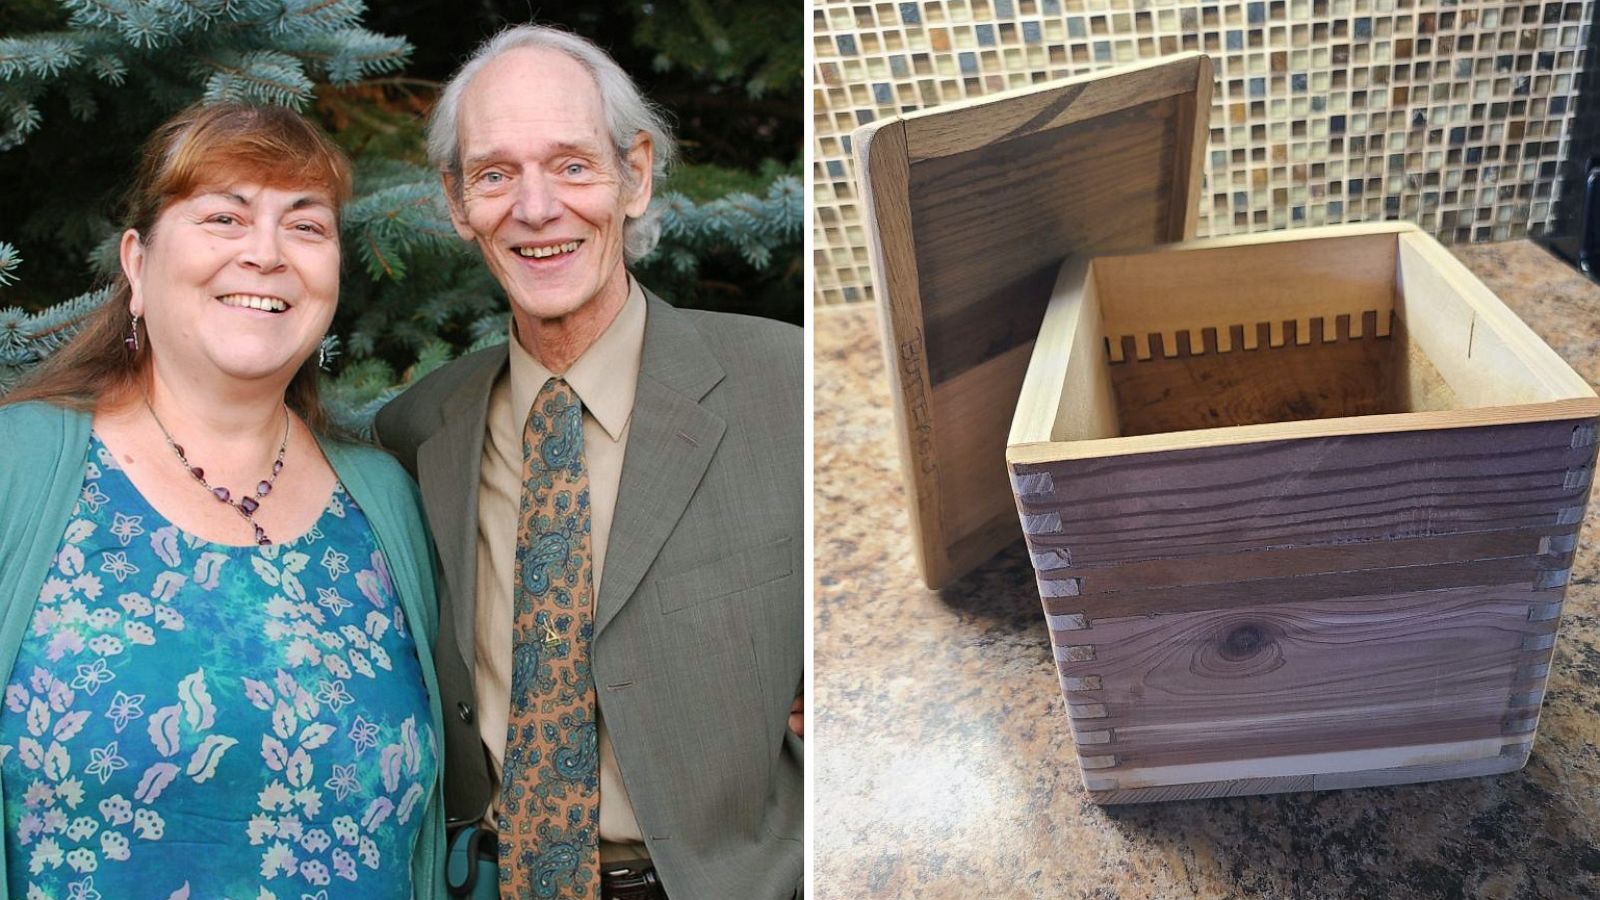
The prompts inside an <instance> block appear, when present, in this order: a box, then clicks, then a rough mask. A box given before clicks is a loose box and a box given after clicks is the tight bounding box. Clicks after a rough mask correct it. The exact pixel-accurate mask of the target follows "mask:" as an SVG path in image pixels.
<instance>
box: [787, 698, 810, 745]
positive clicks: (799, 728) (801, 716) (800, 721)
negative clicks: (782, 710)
mask: <svg viewBox="0 0 1600 900" xmlns="http://www.w3.org/2000/svg"><path fill="white" fill-rule="evenodd" d="M789 730H790V731H792V732H794V733H795V736H796V737H805V736H806V698H804V697H796V698H794V705H793V706H791V707H789Z"/></svg>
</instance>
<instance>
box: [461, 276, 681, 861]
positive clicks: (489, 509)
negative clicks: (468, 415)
mask: <svg viewBox="0 0 1600 900" xmlns="http://www.w3.org/2000/svg"><path fill="white" fill-rule="evenodd" d="M628 281H629V289H628V299H627V300H626V301H625V302H624V303H623V306H622V310H621V311H620V312H619V313H617V318H616V319H615V320H614V321H613V322H612V323H611V325H610V326H609V327H608V328H606V330H605V331H604V332H603V333H602V334H601V335H600V337H599V339H598V340H596V341H595V342H594V345H593V346H591V347H590V348H589V349H588V350H586V351H584V354H583V355H582V356H580V357H578V360H577V361H576V362H574V363H573V364H572V368H570V369H569V370H568V371H567V372H566V374H565V375H564V377H565V378H566V381H567V384H569V385H571V386H572V389H573V390H574V391H576V392H577V394H578V399H579V400H580V401H582V402H583V453H584V462H585V464H586V465H587V466H588V470H589V507H590V528H591V529H592V533H591V536H590V546H591V548H592V552H593V553H594V590H595V596H599V593H600V580H601V576H602V574H603V573H604V572H605V560H606V539H607V538H608V537H609V536H610V534H611V519H612V514H613V513H614V512H615V511H616V506H617V485H618V484H619V483H620V481H621V479H622V457H623V451H624V450H626V449H627V444H628V422H629V419H630V417H631V416H632V414H633V395H634V389H635V387H636V386H637V385H638V382H639V360H640V356H641V354H642V352H643V350H644V320H645V299H644V291H643V290H642V289H641V288H640V287H639V283H638V282H637V281H634V280H633V279H632V278H629V279H628ZM510 351H511V366H510V368H509V370H508V371H507V372H506V373H505V374H503V375H502V376H501V377H500V380H499V381H497V382H495V386H494V389H493V391H492V392H491V393H490V395H489V425H488V428H489V433H488V434H487V435H485V440H484V442H483V467H482V474H481V476H480V480H479V484H478V586H477V587H478V602H477V628H476V638H477V643H476V647H477V651H476V655H477V659H476V665H477V695H478V730H479V733H480V734H482V735H483V744H484V746H485V747H486V748H487V749H488V751H489V759H490V761H491V766H492V768H493V772H494V777H495V778H496V779H498V778H499V777H500V771H501V765H502V764H503V762H504V760H505V750H506V722H507V718H508V715H509V712H510V705H511V623H512V619H513V617H514V614H513V605H514V603H513V597H512V575H513V572H514V565H515V562H516V553H517V513H518V510H519V507H520V505H521V502H522V429H523V426H524V424H525V423H526V422H527V419H528V411H529V410H530V409H532V407H533V399H534V397H536V396H538V394H539V390H540V389H541V388H543V387H544V384H545V382H546V381H548V380H550V378H552V377H553V375H552V374H551V372H550V371H549V370H548V369H546V368H545V367H544V366H542V365H540V364H539V362H538V361H537V360H535V359H534V358H533V357H532V356H531V355H529V354H528V351H527V350H525V349H523V348H522V345H520V344H519V343H517V335H516V328H515V327H514V326H513V328H512V333H511V347H510ZM598 719H599V725H600V727H599V732H600V841H601V844H600V857H601V859H603V860H607V861H611V860H618V859H635V858H637V859H644V858H648V857H649V855H650V854H649V851H647V850H646V849H645V846H644V835H643V833H642V832H641V831H640V829H639V823H638V822H637V821H636V820H635V819H634V815H633V803H632V802H631V801H630V800H629V799H628V790H627V788H626V787H624V786H623V784H622V772H621V770H620V769H619V768H618V767H617V757H616V753H615V751H614V750H613V749H612V747H611V736H610V734H609V733H608V732H607V730H606V720H605V717H604V716H603V715H601V716H598ZM498 803H499V794H498V791H497V792H496V794H495V799H494V800H491V801H490V807H489V810H488V812H486V813H485V815H484V821H485V822H486V823H487V824H488V825H489V826H490V827H493V825H494V821H495V809H496V807H497V806H498Z"/></svg>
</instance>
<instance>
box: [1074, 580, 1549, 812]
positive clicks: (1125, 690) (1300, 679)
mask: <svg viewBox="0 0 1600 900" xmlns="http://www.w3.org/2000/svg"><path fill="white" fill-rule="evenodd" d="M1397 587H1399V586H1397ZM1536 594H1538V592H1536V591H1533V590H1532V589H1530V588H1528V587H1526V586H1524V587H1523V588H1521V589H1516V588H1513V587H1508V586H1499V587H1474V588H1462V589H1457V590H1450V591H1439V592H1426V593H1417V592H1407V591H1405V590H1403V589H1400V590H1396V591H1394V592H1392V593H1388V594H1374V595H1371V596H1368V597H1362V598H1352V597H1342V598H1329V599H1326V600H1316V601H1309V600H1308V601H1300V602H1293V603H1277V604H1271V605H1263V606H1256V607H1251V608H1250V609H1248V610H1230V611H1225V612H1220V613H1219V612H1216V611H1213V610H1204V609H1201V610H1194V611H1189V612H1174V613H1163V614H1161V615H1159V616H1143V615H1141V616H1129V617H1125V618H1099V619H1092V625H1091V627H1090V628H1088V629H1087V630H1085V631H1083V632H1080V633H1078V634H1076V635H1075V637H1074V640H1078V641H1088V642H1091V643H1092V645H1093V646H1094V647H1095V648H1096V649H1097V653H1096V657H1095V658H1094V659H1092V660H1082V661H1071V662H1063V663H1061V664H1060V665H1061V671H1062V672H1063V674H1064V675H1066V676H1069V677H1070V676H1082V675H1086V674H1093V675H1095V676H1097V677H1098V678H1099V679H1100V682H1101V685H1102V687H1101V689H1099V690H1096V691H1075V692H1068V694H1067V702H1068V704H1069V707H1070V706H1074V705H1076V706H1078V707H1079V708H1080V709H1084V710H1087V711H1088V712H1091V713H1094V715H1092V716H1090V717H1087V718H1078V719H1075V720H1074V725H1075V727H1078V728H1084V729H1089V730H1094V731H1110V732H1111V735H1112V739H1111V740H1110V741H1107V742H1104V743H1101V744H1096V745H1095V747H1094V748H1093V751H1092V752H1094V753H1095V754H1097V755H1112V756H1115V757H1116V767H1117V768H1141V767H1154V766H1175V765H1193V764H1206V763H1216V762H1227V761H1229V760H1239V759H1257V758H1263V757H1273V756H1293V755H1299V754H1307V753H1329V752H1343V751H1356V750H1372V749H1381V748H1384V747H1390V746H1406V745H1417V744H1436V743H1451V742H1459V741H1469V740H1483V739H1491V738H1497V737H1499V736H1501V735H1502V734H1503V733H1505V726H1506V722H1507V716H1508V712H1510V709H1511V698H1512V697H1513V695H1514V694H1516V693H1518V692H1519V691H1526V690H1529V689H1531V688H1534V687H1537V683H1534V684H1532V685H1530V684H1529V683H1526V682H1523V681H1520V680H1519V677H1518V676H1519V673H1520V672H1521V670H1522V668H1523V665H1524V658H1525V656H1526V653H1527V651H1526V649H1525V647H1524V644H1525V641H1526V639H1527V638H1528V637H1529V636H1530V635H1535V634H1548V633H1549V632H1550V631H1551V629H1550V625H1549V623H1534V622H1529V621H1528V613H1529V609H1530V606H1531V605H1532V604H1533V603H1534V602H1536V601H1537V600H1538V597H1537V596H1536ZM1101 648H1105V649H1106V650H1107V651H1114V652H1098V651H1100V650H1101ZM1312 771H1317V770H1312ZM1258 774H1259V773H1258ZM1201 780H1206V779H1201Z"/></svg>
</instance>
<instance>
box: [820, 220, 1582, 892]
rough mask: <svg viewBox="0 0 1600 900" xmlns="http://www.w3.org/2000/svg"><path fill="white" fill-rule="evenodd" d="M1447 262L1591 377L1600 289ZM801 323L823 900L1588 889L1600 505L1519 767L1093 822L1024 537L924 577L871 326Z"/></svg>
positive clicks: (1495, 262)
mask: <svg viewBox="0 0 1600 900" xmlns="http://www.w3.org/2000/svg"><path fill="white" fill-rule="evenodd" d="M1455 252H1456V254H1457V256H1459V257H1460V258H1461V259H1462V260H1463V261H1464V262H1465V263H1466V264H1467V266H1468V267H1469V268H1471V269H1472V270H1473V271H1474V272H1476V273H1477V274H1478V275H1479V276H1480V277H1481V278H1482V279H1483V280H1484V281H1485V282H1486V283H1487V284H1488V285H1489V287H1490V288H1491V289H1492V290H1494V291H1495V292H1496V293H1497V294H1498V295H1499V296H1500V297H1502V298H1503V299H1504V300H1505V301H1506V302H1507V303H1508V304H1509V305H1510V306H1511V307H1512V308H1513V309H1515V310H1516V311H1517V312H1518V313H1519V314H1520V315H1521V316H1522V317H1523V319H1524V320H1526V321H1527V322H1528V324H1529V325H1530V326H1532V328H1533V330H1534V331H1536V332H1538V333H1539V335H1540V336H1541V337H1543V338H1544V339H1545V340H1546V341H1548V342H1549V343H1550V344H1551V346H1552V347H1554V348H1555V350H1556V351H1557V352H1558V353H1560V354H1561V356H1562V357H1563V358H1565V359H1566V360H1568V361H1569V362H1570V363H1571V364H1572V365H1573V367H1574V368H1576V369H1577V371H1578V372H1579V373H1580V374H1582V375H1583V376H1584V377H1585V378H1587V379H1588V380H1589V381H1590V382H1591V383H1600V287H1596V286H1595V285H1593V284H1591V283H1589V282H1588V281H1586V280H1584V279H1583V277H1582V276H1580V275H1579V274H1578V273H1577V272H1575V271H1574V270H1573V269H1571V268H1570V267H1568V266H1567V265H1565V264H1564V263H1562V262H1560V261H1558V260H1556V259H1555V258H1554V257H1552V256H1550V255H1549V254H1548V253H1547V252H1546V251H1545V250H1544V249H1543V248H1541V247H1539V246H1537V245H1535V244H1533V243H1531V242H1528V241H1518V242H1512V243H1506V244H1495V245H1480V246H1470V247H1461V248H1456V249H1455ZM815 321H816V334H815V340H816V438H815V440H816V457H815V460H816V462H815V465H816V487H815V494H816V506H815V521H816V525H815V528H816V551H815V553H816V569H815V578H816V603H815V610H816V611H815V622H816V625H815V648H816V653H815V667H816V668H815V684H814V688H813V700H812V702H811V703H810V704H809V707H810V710H811V712H812V718H813V721H812V723H811V728H812V734H813V735H816V740H815V741H814V742H813V744H812V746H813V747H814V748H815V749H813V751H812V760H813V761H812V765H813V766H814V769H815V779H816V785H815V788H816V804H815V811H814V814H813V815H814V825H813V827H814V837H815V841H814V847H815V878H814V885H815V896H816V897H818V898H821V900H835V898H838V900H843V898H851V900H853V898H867V897H919V898H944V897H951V898H955V897H960V898H1000V897H1052V898H1053V897H1060V898H1077V897H1083V898H1106V900H1110V898H1126V900H1131V898H1166V897H1171V898H1190V897H1273V898H1316V900H1321V898H1347V897H1349V898H1355V897H1360V898H1367V897H1371V898H1406V897H1437V898H1456V897H1474V898H1477V897H1482V898H1534V897H1538V898H1546V897H1552V898H1557V897H1559V898H1564V897H1600V585H1597V583H1596V582H1597V577H1600V557H1597V553H1600V550H1597V546H1600V528H1597V527H1596V523H1595V521H1594V519H1595V518H1596V515H1597V510H1596V506H1597V505H1600V504H1594V503H1591V504H1590V509H1589V518H1588V520H1587V521H1586V523H1585V527H1584V531H1583V533H1582V539H1581V543H1580V545H1579V549H1578V553H1577V558H1576V560H1575V562H1574V567H1573V570H1572V580H1571V583H1570V587H1569V590H1568V592H1567V601H1566V608H1565V612H1564V617H1563V624H1562V631H1561V637H1560V640H1559V643H1558V644H1557V652H1556V656H1555V660H1554V662H1553V664H1552V669H1551V673H1550V679H1549V684H1548V690H1547V693H1546V696H1545V701H1544V711H1543V717H1542V719H1541V722H1540V725H1539V732H1538V737H1537V739H1536V741H1535V742H1534V746H1533V755H1532V758H1531V759H1530V760H1529V762H1528V765H1527V767H1526V768H1525V769H1523V770H1522V771H1520V772H1516V773H1512V774H1508V775H1500V776H1495V777H1491V778H1473V779H1462V780H1455V781H1445V782H1436V783H1433V784H1422V785H1408V786H1402V787H1392V788H1363V789H1359V790H1347V791H1329V792H1323V793H1301V794H1278V795H1268V796H1260V797H1242V798H1231V799H1216V800H1201V801H1187V802H1172V803H1160V804H1143V805H1134V806H1120V807H1100V806H1097V805H1096V804H1094V803H1091V802H1090V801H1089V799H1088V795H1087V793H1086V792H1085V791H1084V789H1083V786H1082V782H1081V780H1080V775H1079V769H1078V764H1077V755H1076V752H1075V749H1074V747H1073V745H1072V739H1071V736H1070V728H1069V725H1068V720H1067V716H1066V712H1065V710H1064V708H1063V702H1062V698H1061V694H1060V691H1059V689H1058V687H1057V681H1056V677H1055V670H1054V663H1053V660H1052V656H1051V650H1050V642H1049V636H1048V633H1047V631H1046V629H1045V623H1044V617H1043V615H1042V614H1041V613H1040V608H1039V599H1038V594H1037V591H1036V588H1035V585H1034V581H1033V577H1032V570H1031V569H1030V567H1029V564H1028V560H1027V557H1026V555H1025V554H1024V553H1023V552H1022V549H1021V545H1020V543H1019V544H1017V545H1015V546H1013V547H1012V548H1011V549H1009V550H1007V551H1005V552H1004V553H1002V554H1001V555H999V556H997V557H996V558H994V559H993V560H991V561H990V562H988V563H987V564H985V565H983V566H981V567H979V568H978V569H977V570H976V571H975V572H973V573H972V574H970V575H968V576H967V577H966V578H964V579H962V580H961V581H959V582H957V583H956V584H954V585H953V586H951V587H949V588H947V589H945V590H943V591H937V592H936V591H930V590H927V589H926V588H925V587H923V585H922V581H921V578H920V576H919V575H918V572H917V569H916V562H915V559H914V556H913V552H912V548H911V543H910V540H909V537H908V533H909V530H908V520H907V514H906V511H905V505H904V496H903V488H902V486H901V481H900V461H899V457H898V448H897V446H896V443H895V438H894V433H893V424H892V416H891V412H890V401H889V394H888V384H887V382H886V381H885V377H884V368H883V358H882V351H881V350H880V348H879V343H878V334H879V327H878V319H877V311H876V309H875V308H871V307H859V308H845V309H824V310H820V311H819V312H818V313H817V314H816V316H815Z"/></svg>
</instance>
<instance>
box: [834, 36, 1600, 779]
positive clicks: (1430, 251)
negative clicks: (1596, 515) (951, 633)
mask: <svg viewBox="0 0 1600 900" xmlns="http://www.w3.org/2000/svg"><path fill="white" fill-rule="evenodd" d="M1211 82H1212V69H1211V65H1210V62H1209V60H1207V59H1206V58H1205V57H1204V56H1201V55H1199V54H1189V55H1184V56H1180V57H1174V58H1169V59H1166V60H1160V61H1156V62H1153V63H1147V64H1143V65H1140V66H1135V67H1131V68H1127V69H1119V70H1113V71H1109V72H1103V73H1096V74H1094V75H1092V76H1089V77H1084V78H1075V79H1069V80H1066V81H1062V82H1056V83H1053V84H1048V85H1043V86H1039V87H1035V88H1028V89H1024V90H1020V91H1014V92H1010V93H1006V94H1001V95H998V96H993V97H985V98H981V99H979V100H974V101H972V102H969V103H965V104H959V105H956V106H952V107H941V108H939V109H935V110H931V111H925V112H918V113H913V114H909V115H905V116H901V117H896V118H892V119H888V120H885V121H881V122H876V123H873V124H872V125H870V126H867V127H866V128H863V129H861V130H858V131H857V132H856V134H855V135H854V140H855V148H854V149H855V153H856V156H857V160H858V163H859V168H858V171H859V172H860V173H861V180H862V198H863V202H864V208H863V212H864V219H865V221H866V224H867V228H868V234H869V236H870V238H871V241H870V247H871V254H872V261H873V266H874V278H875V285H876V289H877V291H878V294H879V299H880V304H881V308H882V312H883V322H884V329H883V330H884V338H885V351H886V354H887V357H888V361H889V377H890V382H891V384H890V387H891V393H892V395H893V397H894V399H895V415H896V422H897V425H898V429H899V434H900V439H901V451H902V460H903V463H904V472H905V480H906V486H907V498H908V502H909V506H910V511H911V518H910V525H911V530H912V532H913V544H914V546H915V547H916V548H917V553H918V557H919V560H920V562H921V566H922V572H923V575H924V578H925V580H926V581H927V583H928V585H929V586H930V587H935V588H937V587H941V586H944V585H947V584H949V583H951V582H953V581H954V580H956V579H958V578H960V577H962V576H963V575H964V574H965V573H966V572H968V571H970V570H971V569H972V568H974V567H975V566H977V565H979V564H981V563H982V562H983V561H984V560H986V559H988V558H989V557H990V556H992V555H993V554H994V553H995V552H997V551H998V550H1000V549H1001V548H1003V547H1005V546H1007V545H1009V544H1010V543H1012V542H1013V541H1015V540H1016V539H1017V538H1018V537H1021V536H1024V535H1025V537H1026V540H1027V547H1028V551H1029V554H1030V556H1031V558H1032V560H1033V563H1034V565H1035V567H1036V568H1037V570H1038V571H1037V574H1038V586H1039V591H1040V594H1041V595H1042V602H1043V604H1044V608H1045V613H1046V616H1047V619H1048V623H1049V630H1050V636H1051V642H1052V644H1053V647H1054V653H1055V658H1056V661H1057V664H1058V669H1059V673H1060V677H1061V684H1062V688H1063V689H1064V691H1065V694H1066V699H1067V709H1068V713H1069V715H1070V719H1071V723H1072V728H1073V732H1074V735H1075V736H1076V739H1077V743H1078V750H1079V755H1080V762H1081V764H1082V768H1083V774H1084V780H1085V784H1086V786H1087V787H1088V789H1089V790H1090V792H1091V793H1092V795H1093V796H1094V797H1095V798H1096V799H1097V800H1099V801H1101V802H1107V803H1116V802H1134V801H1143V800H1161V799H1174V798H1188V797H1205V796H1218V795H1233V794H1249V793H1266V792H1273V791H1289V790H1310V789H1320V788H1334V787H1350V786H1357V785H1373V784H1394V783H1402V782H1411V781H1423V780H1433V779H1439V778H1449V777H1458V776H1467V775H1480V774H1488V773H1493V772H1503V771H1508V770H1511V769H1515V768H1518V767H1519V766H1521V765H1522V764H1523V763H1524V761H1525V760H1526V758H1527V754H1528V752H1529V747H1530V743H1531V741H1532V737H1533V733H1534V730H1535V727H1536V725H1537V722H1538V712H1539V707H1540V700H1541V697H1542V691H1543V686H1544V682H1545V677H1546V674H1547V673H1548V670H1549V663H1550V658H1551V655H1552V647H1553V644H1554V641H1555V634H1556V629H1557V627H1558V623H1559V621H1560V619H1559V617H1560V610H1561V602H1562V599H1563V596H1564V590H1565V583H1566V578H1567V572H1568V569H1569V567H1570V564H1571V559H1572V553H1573V549H1574V546H1575V541H1576V532H1577V529H1578V527H1579V524H1580V523H1581V521H1582V518H1583V513H1584V508H1585V504H1586V502H1587V496H1588V488H1589V484H1590V479H1591V471H1592V467H1593V462H1594V459H1595V450H1596V441H1595V435H1596V419H1597V417H1600V398H1597V397H1596V395H1595V393H1594V392H1593V391H1592V390H1590V388H1589V387H1588V386H1587V385H1586V384H1585V383H1584V381H1583V380H1582V379H1581V378H1579V377H1578V376H1577V375H1576V374H1574V373H1573V372H1572V371H1571V370H1570V369H1569V368H1568V367H1567V366H1566V365H1565V364H1563V363H1562V362H1561V360H1560V359H1559V358H1558V357H1557V356H1556V355H1555V354H1554V353H1553V352H1552V351H1551V350H1550V349H1549V348H1548V347H1546V346H1545V345H1544V344H1542V343H1541V342H1540V341H1539V340H1538V338H1536V337H1535V336H1534V335H1533V334H1532V333H1531V332H1530V331H1529V330H1528V329H1527V328H1526V327H1525V326H1524V325H1523V324H1522V323H1521V322H1520V321H1518V320H1517V318H1516V317H1515V316H1514V315H1513V314H1512V313H1511V312H1510V311H1509V310H1507V309H1506V308H1505V307H1504V305H1503V304H1501V303H1500V302H1499V301H1498V300H1497V299H1496V298H1495V297H1494V296H1493V295H1492V294H1491V293H1490V292H1489V291H1488V290H1487V289H1486V288H1484V287H1483V285H1482V284H1480V283H1479V282H1478V281H1477V280H1476V279H1475V278H1474V277H1473V276H1472V275H1471V274H1470V273H1468V272H1467V271H1466V270H1465V269H1464V268H1463V267H1462V266H1461V265H1460V264H1459V263H1457V262H1456V261H1455V259H1454V258H1453V257H1452V256H1450V254H1449V253H1448V252H1446V251H1445V250H1444V249H1443V248H1441V247H1440V246H1438V244H1436V243H1435V242H1434V241H1433V240H1432V239H1431V238H1429V237H1427V236H1426V235H1425V234H1423V233H1421V232H1420V231H1418V230H1417V229H1415V228H1413V227H1411V226H1408V225H1400V224H1382V223H1380V224H1374V225H1360V226H1346V227H1340V228H1331V229H1310V230H1297V231H1291V232H1287V233H1280V234H1271V235H1257V236H1250V237H1240V238H1223V239H1215V240H1205V241H1194V240H1192V238H1193V236H1194V226H1195V221H1196V210H1197V206H1198V200H1199V196H1200V190H1201V181H1202V177H1201V176H1202V160H1203V153H1204V147H1205V137H1206V134H1207V124H1208V111H1209V109H1210V97H1211ZM1063 260H1065V262H1064V263H1063ZM1008 433H1009V438H1008V437H1007V434H1008ZM1008 475H1009V483H1008ZM1019 513H1020V515H1019ZM1019 522H1020V528H1019Z"/></svg>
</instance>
